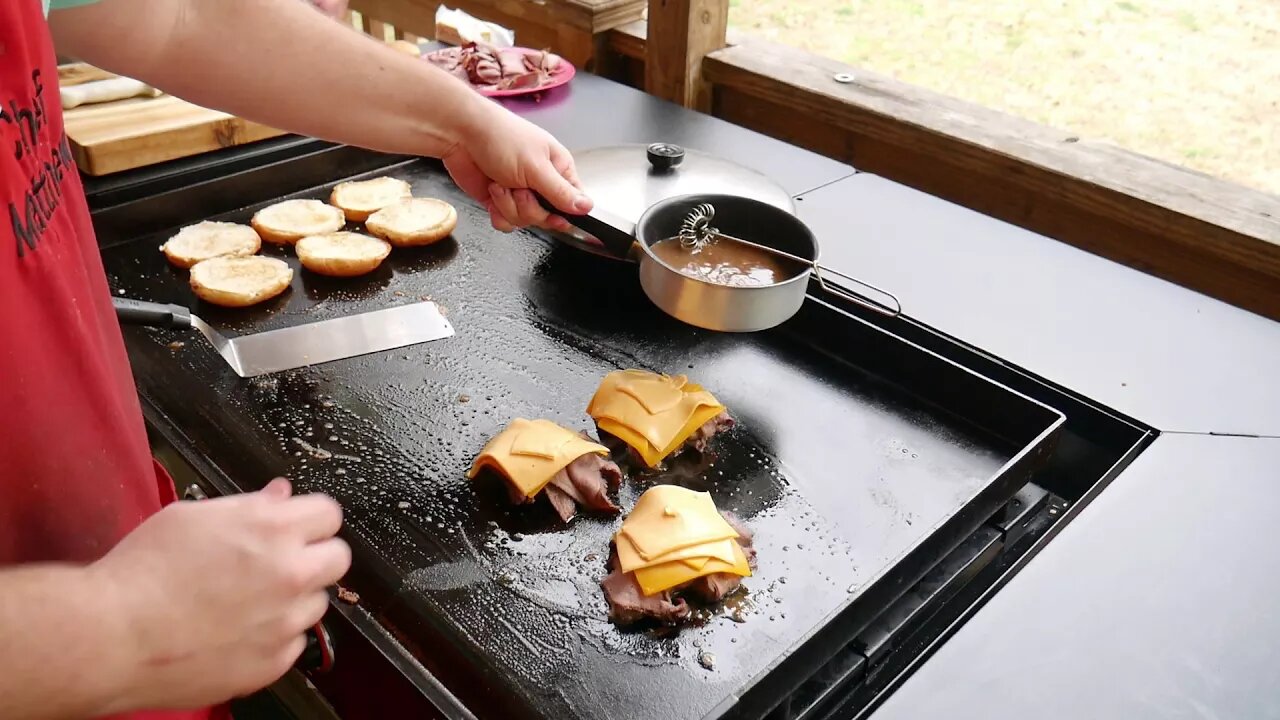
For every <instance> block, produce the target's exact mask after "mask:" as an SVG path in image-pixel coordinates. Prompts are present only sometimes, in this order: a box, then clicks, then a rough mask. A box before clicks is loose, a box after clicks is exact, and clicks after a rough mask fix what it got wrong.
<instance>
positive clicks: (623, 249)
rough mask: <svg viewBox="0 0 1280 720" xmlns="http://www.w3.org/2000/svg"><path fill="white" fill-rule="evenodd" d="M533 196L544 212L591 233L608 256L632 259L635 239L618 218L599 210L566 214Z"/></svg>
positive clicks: (548, 201)
mask: <svg viewBox="0 0 1280 720" xmlns="http://www.w3.org/2000/svg"><path fill="white" fill-rule="evenodd" d="M533 196H534V197H535V198H537V200H538V204H539V205H541V206H542V208H543V209H544V210H547V211H549V212H552V213H555V214H556V215H559V216H561V217H563V218H564V219H565V220H568V221H569V224H570V225H573V226H574V227H576V228H578V229H579V230H583V231H585V232H588V233H591V235H593V236H594V237H595V238H596V239H597V240H599V241H600V242H601V243H602V244H603V245H604V248H605V250H607V251H608V252H609V254H610V255H613V256H614V257H616V258H618V259H619V260H631V259H632V250H633V249H634V246H635V243H636V238H635V236H634V235H632V234H631V230H627V229H623V228H624V227H625V224H624V223H623V222H622V221H621V220H619V219H618V218H615V217H613V216H611V215H609V214H608V213H606V212H603V211H601V210H594V211H592V213H591V214H587V215H574V214H573V213H566V212H565V211H563V210H561V209H559V208H557V207H556V206H555V205H553V204H552V203H551V201H550V200H548V199H546V198H544V197H542V196H541V195H539V194H538V193H534V194H533ZM634 227H635V226H634V225H631V228H633V229H634Z"/></svg>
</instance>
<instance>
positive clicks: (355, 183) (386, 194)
mask: <svg viewBox="0 0 1280 720" xmlns="http://www.w3.org/2000/svg"><path fill="white" fill-rule="evenodd" d="M410 197H413V190H412V189H411V188H410V187H409V183H407V182H405V181H403V180H397V179H396V178H393V177H376V178H373V179H371V180H349V181H347V182H344V183H338V185H337V186H336V187H334V188H333V192H332V193H330V194H329V204H330V205H332V206H334V207H338V208H342V212H344V213H346V215H347V219H348V220H350V221H351V222H364V221H365V220H366V219H368V217H369V216H370V215H372V214H373V213H375V212H377V211H378V210H381V209H382V208H384V207H386V206H388V205H390V204H392V203H394V202H397V201H399V200H404V199H405V198H410Z"/></svg>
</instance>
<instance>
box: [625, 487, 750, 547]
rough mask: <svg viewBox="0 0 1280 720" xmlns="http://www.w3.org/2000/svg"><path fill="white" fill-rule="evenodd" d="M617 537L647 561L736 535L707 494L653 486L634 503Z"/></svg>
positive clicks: (684, 489)
mask: <svg viewBox="0 0 1280 720" xmlns="http://www.w3.org/2000/svg"><path fill="white" fill-rule="evenodd" d="M618 535H619V536H622V539H625V540H626V541H627V542H629V543H630V544H631V545H632V546H633V547H634V549H635V551H636V554H637V555H639V556H640V558H641V559H643V560H646V561H648V560H657V559H658V558H661V557H664V556H666V555H668V554H670V553H672V552H673V551H676V550H681V549H683V548H687V547H691V546H694V545H702V544H705V543H710V542H713V541H716V540H724V539H726V538H736V537H738V532H737V531H736V530H734V529H733V527H732V526H731V525H729V523H728V522H726V521H725V519H724V518H723V517H721V516H720V512H719V511H718V510H716V505H715V502H714V501H713V500H712V499H711V494H710V493H706V492H695V491H693V490H689V489H688V488H682V487H680V486H678V485H655V486H653V487H651V488H649V489H648V490H646V491H645V492H644V494H643V495H641V496H640V499H639V500H637V501H636V506H635V507H634V508H633V509H632V510H631V514H630V515H628V516H627V519H626V520H624V521H623V522H622V529H621V530H619V531H618ZM619 544H620V545H621V544H623V543H619ZM619 553H621V551H619ZM619 561H621V556H620V557H619Z"/></svg>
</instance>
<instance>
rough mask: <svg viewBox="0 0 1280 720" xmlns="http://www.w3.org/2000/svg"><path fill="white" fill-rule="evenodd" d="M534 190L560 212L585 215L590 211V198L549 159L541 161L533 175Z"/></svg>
mask: <svg viewBox="0 0 1280 720" xmlns="http://www.w3.org/2000/svg"><path fill="white" fill-rule="evenodd" d="M531 189H532V190H533V191H534V192H536V193H538V194H539V195H541V196H542V197H544V198H546V199H547V200H548V201H549V202H550V203H551V204H552V205H554V206H556V208H557V209H558V210H560V211H561V212H565V213H569V214H571V215H586V214H587V213H589V212H591V208H592V202H591V198H589V197H587V196H586V193H584V192H582V191H581V190H579V189H578V188H576V187H574V186H573V183H571V182H569V181H568V180H567V179H566V178H565V177H564V176H563V175H561V174H560V173H559V172H558V171H557V170H556V169H555V166H554V165H552V164H551V162H550V161H548V162H545V163H542V164H541V165H540V166H539V167H538V170H537V172H536V173H535V175H534V177H533V187H532V188H531Z"/></svg>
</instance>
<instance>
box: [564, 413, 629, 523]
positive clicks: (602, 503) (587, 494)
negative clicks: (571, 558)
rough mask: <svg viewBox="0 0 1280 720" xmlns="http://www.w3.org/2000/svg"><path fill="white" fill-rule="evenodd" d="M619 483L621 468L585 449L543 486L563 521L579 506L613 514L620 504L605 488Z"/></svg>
mask: <svg viewBox="0 0 1280 720" xmlns="http://www.w3.org/2000/svg"><path fill="white" fill-rule="evenodd" d="M583 436H584V437H587V436H586V434H585V433H583ZM588 439H590V438H589V437H588ZM593 442H594V441H593ZM621 483H622V470H620V469H619V468H618V466H617V465H616V464H615V463H614V462H613V461H611V460H607V459H605V458H603V457H600V456H599V455H596V454H595V453H588V454H586V455H583V456H582V457H580V458H578V459H576V460H574V461H573V462H571V463H569V464H568V465H567V466H565V468H564V469H563V470H561V471H560V472H558V473H556V474H555V476H554V477H552V478H551V482H549V483H547V487H546V493H547V499H548V500H550V501H551V505H552V506H553V507H554V508H555V510H556V513H557V514H558V515H559V516H560V519H561V520H563V521H565V522H569V521H570V520H572V519H573V516H574V513H575V512H576V511H577V508H578V506H581V507H584V508H586V509H588V510H594V511H596V512H603V513H609V514H612V515H616V514H618V513H620V512H622V508H620V507H618V506H617V505H614V504H613V501H612V500H610V499H609V494H608V490H609V489H616V488H617V487H618V485H620V484H621Z"/></svg>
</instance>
